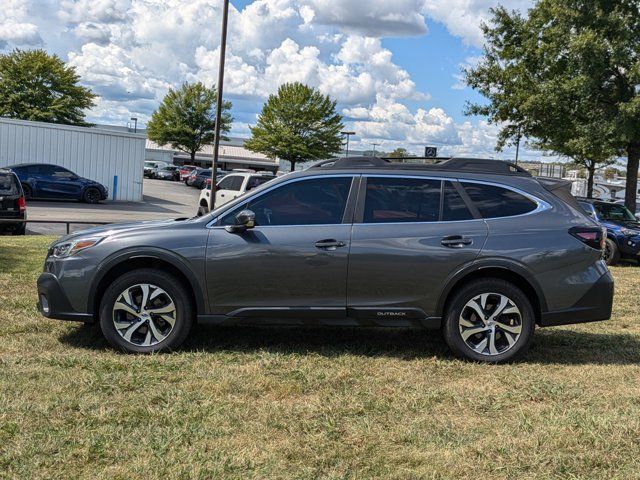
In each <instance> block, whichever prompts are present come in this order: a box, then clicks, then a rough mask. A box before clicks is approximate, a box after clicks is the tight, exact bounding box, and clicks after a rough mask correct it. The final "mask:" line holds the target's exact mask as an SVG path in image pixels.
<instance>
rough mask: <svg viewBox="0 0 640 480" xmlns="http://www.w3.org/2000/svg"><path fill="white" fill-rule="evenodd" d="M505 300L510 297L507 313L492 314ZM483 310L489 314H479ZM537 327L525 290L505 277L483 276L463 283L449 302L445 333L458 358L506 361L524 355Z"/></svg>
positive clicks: (505, 310) (496, 361) (506, 307)
mask: <svg viewBox="0 0 640 480" xmlns="http://www.w3.org/2000/svg"><path fill="white" fill-rule="evenodd" d="M485 294H486V297H485V296H484V295H485ZM503 299H506V300H507V303H506V304H505V305H504V307H503V311H504V312H506V313H503V314H502V315H498V316H497V317H496V318H495V319H494V318H493V314H495V312H496V310H497V308H499V305H500V303H501V302H502V301H503ZM483 302H484V308H483V307H482V304H483ZM474 307H477V308H478V309H479V310H478V309H476V308H474ZM480 311H482V312H483V313H486V315H485V316H484V318H481V317H480V316H479V313H480ZM463 322H464V323H463ZM534 330H535V315H534V312H533V308H532V306H531V302H530V301H529V299H528V298H527V296H526V295H525V294H524V293H523V292H522V290H520V289H519V288H518V287H516V286H515V285H513V284H512V283H509V282H506V281H504V280H500V279H497V278H483V279H478V280H474V281H472V282H469V283H468V284H466V285H464V286H462V287H461V288H460V290H459V291H457V292H456V293H455V294H454V295H453V298H451V300H450V301H449V302H448V306H447V309H446V313H445V321H444V328H443V335H444V338H445V341H446V342H447V345H449V348H451V350H452V351H453V353H454V355H456V356H457V357H460V358H464V359H467V360H473V361H476V362H485V363H504V362H510V361H513V360H516V359H517V358H519V357H521V356H522V355H524V353H525V352H526V351H527V349H528V348H529V345H530V344H531V340H532V338H533V332H534ZM471 332H475V333H471ZM469 333H471V335H469ZM465 334H466V337H465V338H463V335H465ZM492 337H493V346H492V345H491V343H492V342H491V338H492ZM473 347H475V349H474V348H473ZM492 350H493V351H492Z"/></svg>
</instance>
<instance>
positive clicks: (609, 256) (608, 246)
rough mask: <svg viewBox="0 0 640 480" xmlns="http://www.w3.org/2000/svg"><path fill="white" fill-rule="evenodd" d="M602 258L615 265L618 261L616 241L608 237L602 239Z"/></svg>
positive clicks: (618, 254) (610, 264) (618, 251)
mask: <svg viewBox="0 0 640 480" xmlns="http://www.w3.org/2000/svg"><path fill="white" fill-rule="evenodd" d="M603 259H604V261H605V263H606V264H607V265H609V266H613V265H617V264H618V263H619V262H620V250H619V249H618V245H616V242H614V241H613V240H611V239H610V238H605V240H604V252H603Z"/></svg>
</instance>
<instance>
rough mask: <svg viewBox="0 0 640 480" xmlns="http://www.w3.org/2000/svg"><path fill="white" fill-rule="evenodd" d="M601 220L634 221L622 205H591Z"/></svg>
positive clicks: (631, 214) (633, 217)
mask: <svg viewBox="0 0 640 480" xmlns="http://www.w3.org/2000/svg"><path fill="white" fill-rule="evenodd" d="M593 206H594V207H595V209H596V211H597V212H598V217H599V218H600V219H601V220H610V221H634V220H635V219H636V217H635V216H634V215H633V213H631V212H630V211H629V209H628V208H627V207H625V206H624V205H616V204H615V203H596V204H594V205H593Z"/></svg>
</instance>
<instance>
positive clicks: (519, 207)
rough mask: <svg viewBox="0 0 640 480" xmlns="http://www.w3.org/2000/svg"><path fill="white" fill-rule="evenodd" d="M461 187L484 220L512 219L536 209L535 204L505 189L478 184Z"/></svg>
mask: <svg viewBox="0 0 640 480" xmlns="http://www.w3.org/2000/svg"><path fill="white" fill-rule="evenodd" d="M463 186H464V189H465V191H466V192H467V194H468V195H469V197H470V198H471V201H472V202H473V204H474V205H475V206H476V207H477V208H478V210H479V211H480V215H482V216H483V217H484V218H496V217H512V216H514V215H522V214H524V213H528V212H531V211H532V210H534V209H535V208H536V204H535V202H533V201H532V200H529V199H528V198H527V197H525V196H523V195H520V194H519V193H516V192H514V191H512V190H507V189H506V188H502V187H496V186H494V185H483V184H480V183H463Z"/></svg>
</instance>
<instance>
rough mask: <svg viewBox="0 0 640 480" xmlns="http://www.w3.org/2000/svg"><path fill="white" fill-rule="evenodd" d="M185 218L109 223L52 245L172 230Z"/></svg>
mask: <svg viewBox="0 0 640 480" xmlns="http://www.w3.org/2000/svg"><path fill="white" fill-rule="evenodd" d="M188 220H189V219H187V218H175V219H171V220H148V221H141V222H127V223H110V224H109V225H100V226H98V227H93V228H88V229H86V230H81V231H79V232H74V233H72V234H70V235H65V236H63V237H60V238H59V239H58V240H56V241H55V242H54V243H59V242H64V241H69V240H75V239H76V238H80V237H110V236H112V235H116V234H119V233H130V232H135V231H141V230H151V229H159V228H172V227H175V226H176V224H178V223H180V222H185V221H188Z"/></svg>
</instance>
